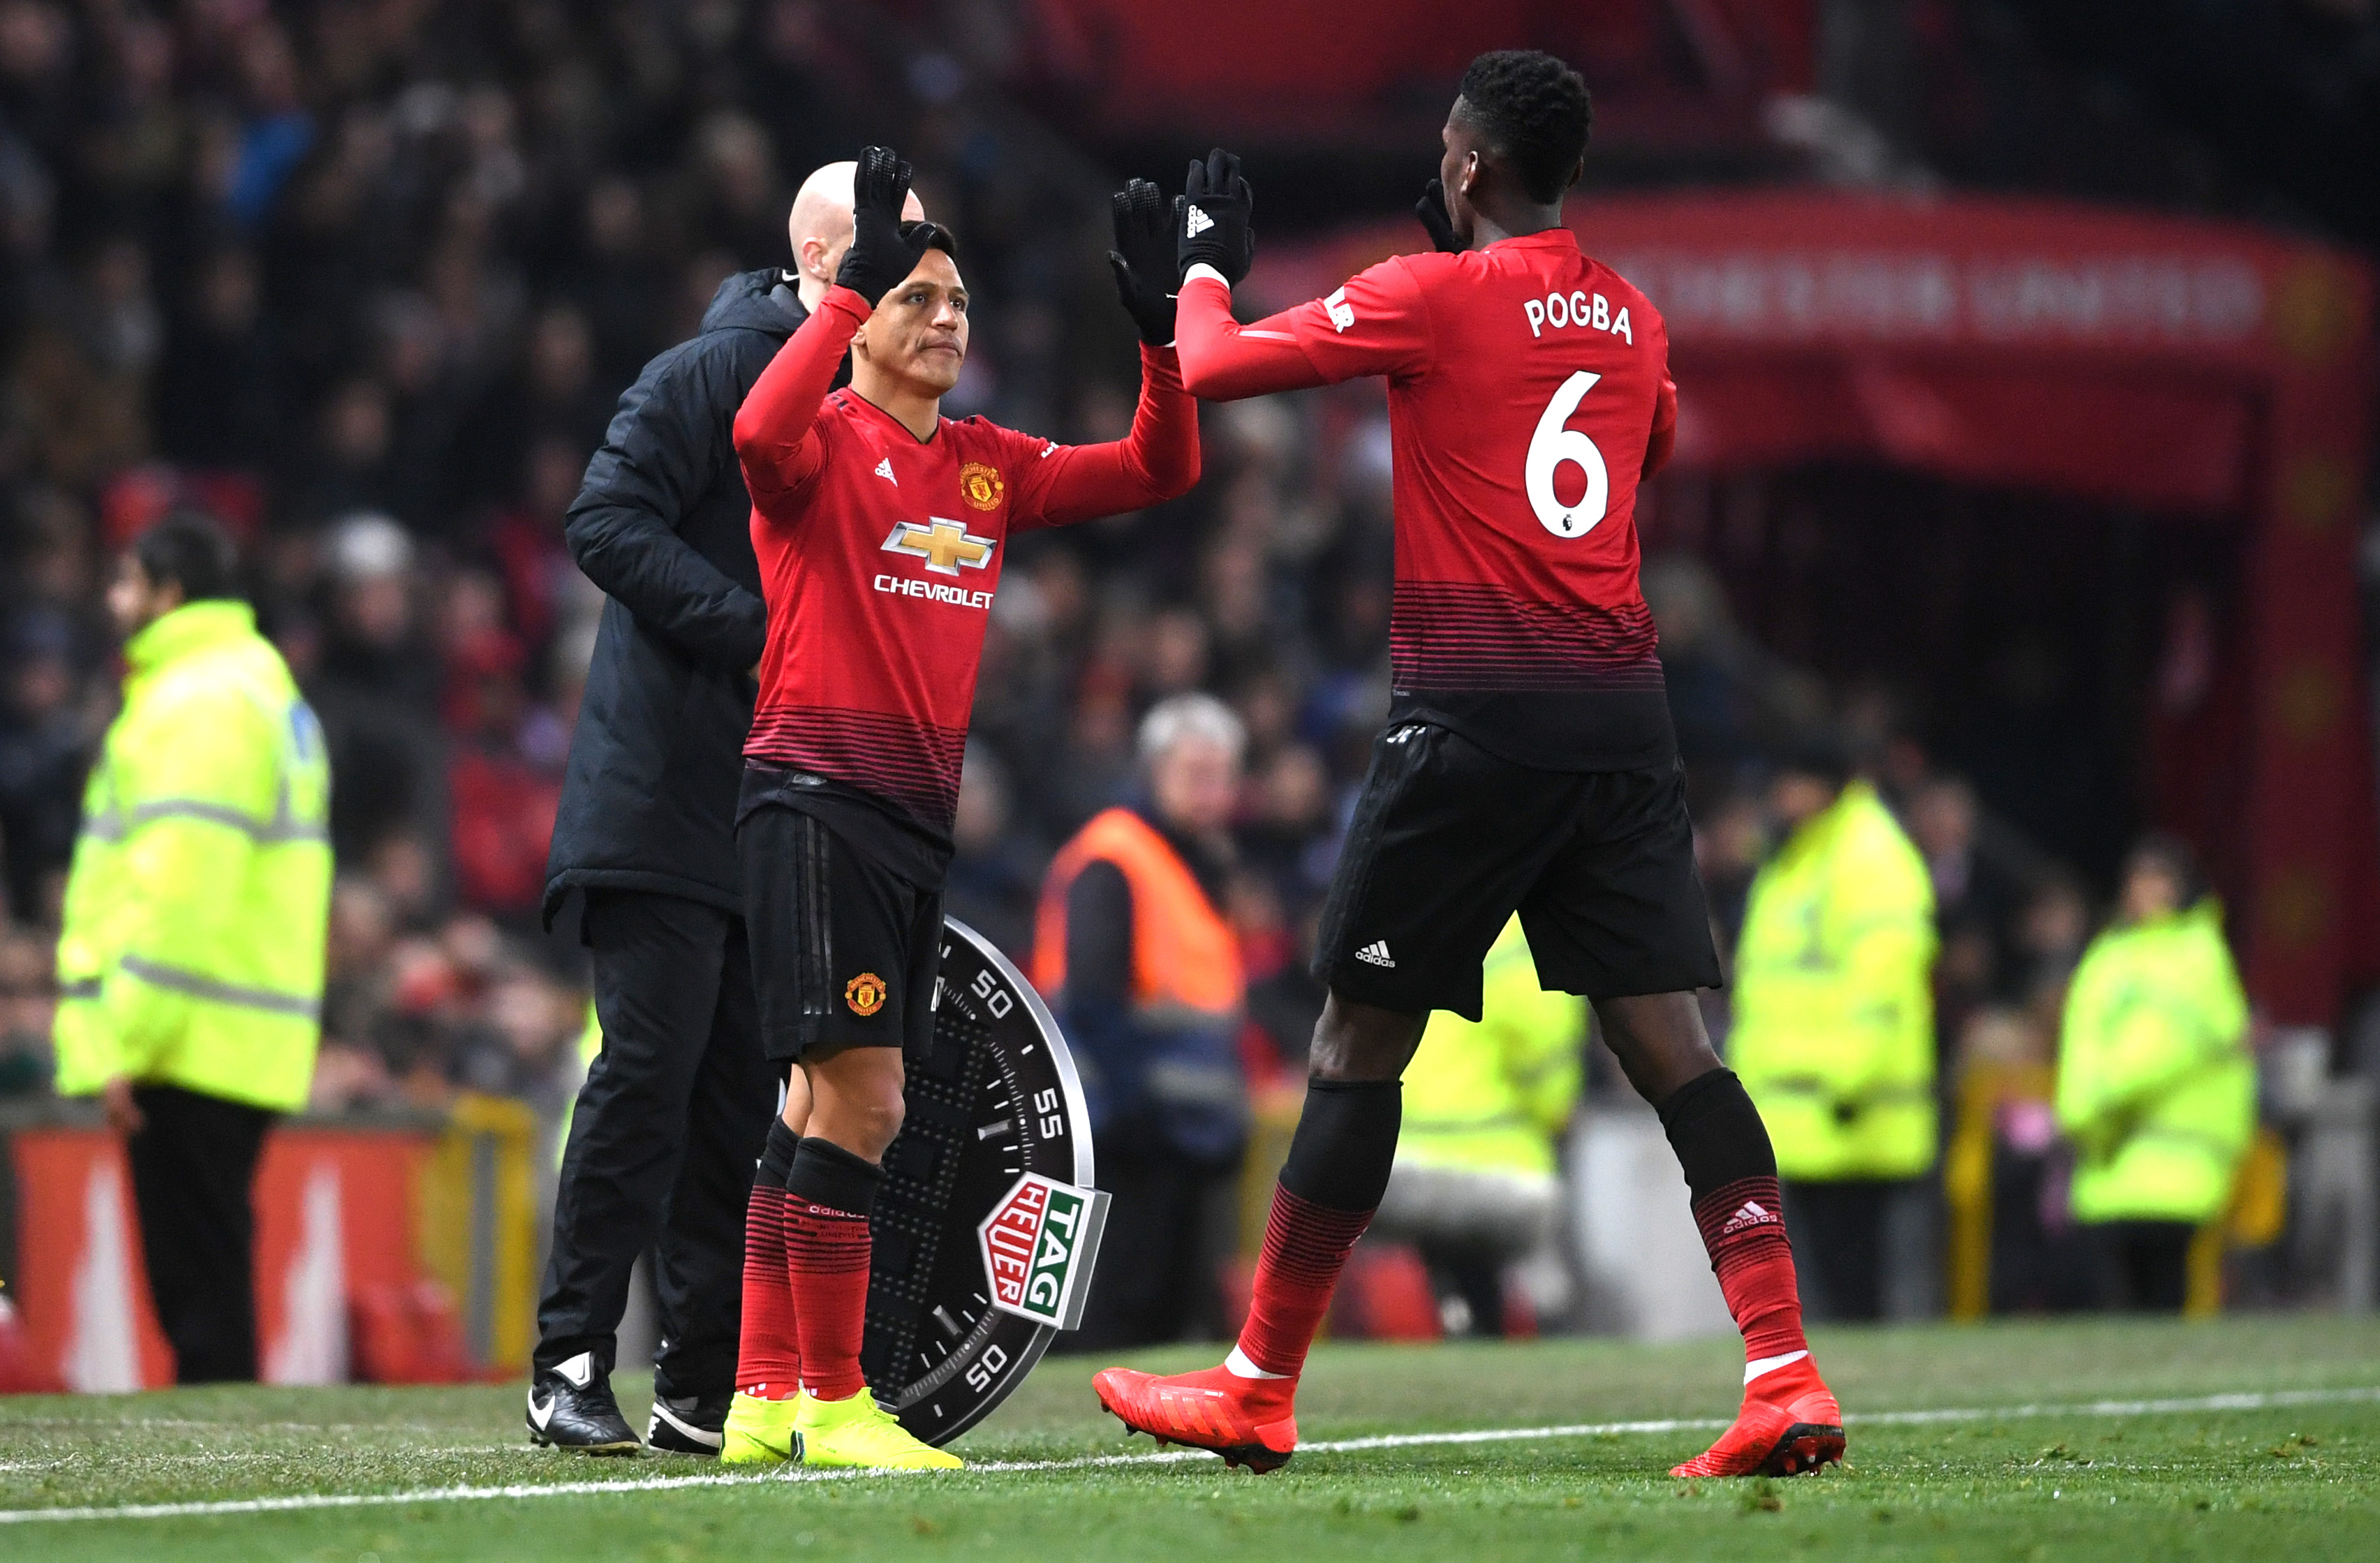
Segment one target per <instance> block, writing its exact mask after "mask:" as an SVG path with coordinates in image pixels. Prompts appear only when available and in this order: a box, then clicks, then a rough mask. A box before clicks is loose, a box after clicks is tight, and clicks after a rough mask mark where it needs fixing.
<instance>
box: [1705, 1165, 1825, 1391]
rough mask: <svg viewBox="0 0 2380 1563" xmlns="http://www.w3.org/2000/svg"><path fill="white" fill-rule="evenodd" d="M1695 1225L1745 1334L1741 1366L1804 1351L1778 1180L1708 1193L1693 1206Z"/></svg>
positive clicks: (1743, 1182) (1744, 1181)
mask: <svg viewBox="0 0 2380 1563" xmlns="http://www.w3.org/2000/svg"><path fill="white" fill-rule="evenodd" d="M1694 1224H1695V1225H1696V1226H1698V1227H1700V1228H1702V1230H1703V1246H1704V1247H1705V1248H1706V1249H1708V1250H1709V1251H1710V1258H1711V1268H1712V1269H1713V1270H1716V1271H1717V1272H1718V1289H1719V1290H1720V1291H1721V1292H1722V1293H1724V1294H1725V1295H1726V1297H1727V1311H1728V1312H1729V1313H1730V1314H1732V1315H1735V1327H1736V1328H1738V1329H1740V1330H1742V1331H1743V1355H1744V1360H1745V1361H1746V1362H1748V1363H1755V1364H1756V1363H1764V1362H1768V1361H1771V1360H1773V1359H1775V1358H1778V1357H1784V1356H1790V1355H1791V1354H1792V1353H1794V1352H1796V1351H1808V1350H1809V1349H1810V1343H1809V1342H1808V1341H1807V1340H1805V1339H1803V1336H1802V1293H1801V1291H1800V1290H1799V1289H1798V1288H1797V1287H1796V1285H1795V1284H1794V1279H1793V1245H1792V1244H1791V1243H1790V1242H1787V1241H1786V1239H1785V1202H1784V1196H1783V1194H1782V1193H1781V1192H1780V1191H1779V1188H1778V1186H1777V1180H1776V1179H1775V1178H1774V1177H1755V1178H1739V1179H1737V1180H1735V1181H1733V1182H1731V1183H1728V1184H1726V1185H1724V1186H1722V1187H1720V1188H1718V1189H1714V1190H1712V1191H1711V1192H1710V1193H1707V1194H1705V1195H1704V1196H1703V1197H1702V1198H1700V1199H1698V1200H1696V1201H1694Z"/></svg>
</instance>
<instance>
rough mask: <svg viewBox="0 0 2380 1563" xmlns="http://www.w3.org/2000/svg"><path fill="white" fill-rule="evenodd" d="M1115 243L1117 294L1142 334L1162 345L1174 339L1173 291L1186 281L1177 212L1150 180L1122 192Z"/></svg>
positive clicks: (1111, 255)
mask: <svg viewBox="0 0 2380 1563" xmlns="http://www.w3.org/2000/svg"><path fill="white" fill-rule="evenodd" d="M1112 204H1113V208H1114V212H1115V248H1113V249H1111V250H1109V251H1108V267H1109V269H1110V270H1111V271H1112V272H1114V273H1115V285H1116V297H1118V298H1120V299H1122V300H1123V308H1124V313H1126V314H1128V315H1130V316H1131V317H1132V321H1133V324H1135V325H1136V326H1138V327H1139V328H1140V339H1141V340H1142V341H1143V342H1146V343H1147V344H1149V345H1151V346H1155V347H1162V346H1164V345H1166V344H1167V343H1169V342H1171V341H1172V340H1173V302H1174V300H1173V290H1174V289H1175V288H1176V287H1177V286H1178V285H1180V281H1181V272H1180V270H1179V265H1180V262H1179V258H1178V257H1177V255H1176V253H1175V249H1174V241H1173V214H1172V212H1168V211H1167V210H1166V209H1165V198H1164V197H1163V196H1162V195H1160V194H1159V193H1158V189H1157V187H1156V186H1155V185H1152V184H1150V183H1149V182H1148V181H1147V180H1146V179H1135V180H1133V181H1132V182H1131V183H1130V184H1128V185H1126V186H1125V187H1124V188H1122V189H1120V190H1118V191H1116V193H1115V196H1114V200H1113V202H1112Z"/></svg>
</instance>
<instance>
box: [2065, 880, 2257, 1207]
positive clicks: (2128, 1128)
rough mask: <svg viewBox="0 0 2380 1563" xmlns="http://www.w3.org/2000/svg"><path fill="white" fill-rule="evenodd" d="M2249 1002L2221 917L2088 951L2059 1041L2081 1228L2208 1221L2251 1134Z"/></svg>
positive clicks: (2110, 934)
mask: <svg viewBox="0 0 2380 1563" xmlns="http://www.w3.org/2000/svg"><path fill="white" fill-rule="evenodd" d="M2247 1035H2248V1002H2247V999H2246V997H2245V995H2243V994H2242V993H2241V992H2240V975H2239V972H2238V970H2237V968H2235V967H2234V966H2233V965H2232V963H2231V951H2230V950H2229V949H2228V947H2227V946H2226V945H2225V943H2224V941H2223V915H2222V910H2221V908H2220V907H2219V906H2217V905H2216V903H2215V901H2214V900H2213V899H2212V898H2211V897H2210V898H2209V899H2207V900H2205V901H2202V902H2200V903H2198V904H2197V905H2196V906H2193V907H2192V908H2191V909H2190V910H2189V911H2187V912H2180V913H2177V914H2175V915H2172V916H2169V917H2159V918H2156V919H2155V920H2154V921H2151V922H2146V923H2141V924H2136V925H2133V926H2131V927H2119V928H2109V929H2108V930H2107V932H2105V933H2103V934H2101V935H2100V936H2099V937H2098V938H2097V939H2094V940H2092V941H2091V948H2090V949H2089V950H2088V951H2084V953H2083V963H2082V965H2080V966H2079V967H2077V968H2076V970H2075V973H2074V981H2073V985H2072V986H2071V987H2069V988H2068V989H2067V994H2066V1015H2065V1022H2064V1024H2063V1026H2062V1027H2061V1028H2060V1031H2059V1036H2058V1127H2060V1128H2061V1129H2063V1130H2065V1132H2066V1133H2067V1134H2068V1135H2069V1136H2070V1138H2071V1139H2072V1140H2073V1141H2074V1143H2075V1146H2076V1148H2077V1150H2078V1152H2079V1153H2080V1157H2079V1160H2078V1161H2077V1163H2076V1166H2075V1169H2074V1186H2073V1196H2072V1206H2073V1211H2074V1216H2075V1218H2076V1219H2077V1220H2082V1221H2123V1220H2157V1221H2192V1222H2199V1221H2211V1220H2213V1219H2214V1218H2216V1216H2217V1215H2219V1214H2221V1213H2222V1209H2223V1206H2224V1202H2225V1201H2226V1200H2227V1199H2228V1197H2229V1196H2230V1193H2231V1181H2232V1178H2233V1176H2234V1175H2235V1174H2236V1173H2237V1171H2238V1170H2239V1166H2240V1157H2242V1156H2243V1155H2245V1154H2246V1152H2247V1149H2248V1144H2249V1142H2250V1140H2251V1139H2253V1137H2254V1134H2255V1130H2256V1070H2255V1064H2254V1062H2253V1060H2251V1059H2250V1058H2249V1056H2248V1049H2247V1046H2246V1043H2247Z"/></svg>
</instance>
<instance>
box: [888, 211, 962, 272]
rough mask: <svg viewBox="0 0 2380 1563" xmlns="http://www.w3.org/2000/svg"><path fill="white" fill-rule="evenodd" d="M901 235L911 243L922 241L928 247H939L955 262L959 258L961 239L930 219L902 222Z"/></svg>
mask: <svg viewBox="0 0 2380 1563" xmlns="http://www.w3.org/2000/svg"><path fill="white" fill-rule="evenodd" d="M901 236H902V237H903V238H905V239H906V240H908V241H909V242H910V243H911V244H919V243H922V244H924V245H925V247H926V248H928V249H939V250H941V252H942V253H943V254H945V255H947V256H949V257H950V258H951V260H952V261H954V262H955V261H957V260H958V258H959V241H958V238H957V237H956V236H954V235H953V234H952V232H951V231H950V230H949V229H948V228H945V227H943V226H942V225H941V224H940V223H937V222H934V221H932V220H930V219H926V218H921V219H919V220H918V221H917V222H915V223H904V224H901Z"/></svg>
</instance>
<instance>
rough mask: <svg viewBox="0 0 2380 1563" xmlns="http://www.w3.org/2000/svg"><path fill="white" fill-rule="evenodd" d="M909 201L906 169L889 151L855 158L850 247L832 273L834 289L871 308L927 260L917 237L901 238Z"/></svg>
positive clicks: (922, 241)
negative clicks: (850, 292) (855, 296)
mask: <svg viewBox="0 0 2380 1563" xmlns="http://www.w3.org/2000/svg"><path fill="white" fill-rule="evenodd" d="M908 199H909V164H907V163H906V162H905V161H904V160H903V158H902V157H901V154H900V153H898V152H896V151H893V150H892V148H890V147H869V148H868V149H867V150H865V151H862V152H861V153H860V154H859V167H858V169H857V171H856V173H854V174H853V175H852V179H851V248H849V249H846V250H844V252H843V264H842V265H841V266H839V267H837V268H836V269H835V273H834V281H835V285H836V286H838V287H847V288H850V289H852V290H853V291H855V292H856V293H857V294H859V295H860V297H863V298H866V299H867V300H868V304H869V305H870V306H874V305H877V304H880V303H882V302H883V301H884V296H885V295H886V294H888V293H890V292H892V290H893V289H894V288H896V287H899V286H900V285H902V284H903V283H904V282H906V281H907V280H908V277H909V273H911V272H914V271H916V270H917V262H918V261H922V260H924V259H925V258H926V248H927V246H926V241H925V238H924V236H922V235H918V236H913V237H904V236H903V235H902V231H901V230H902V223H901V207H902V203H903V202H905V201H906V200H908Z"/></svg>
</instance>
